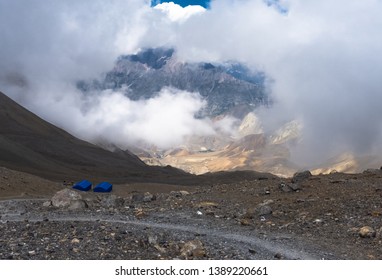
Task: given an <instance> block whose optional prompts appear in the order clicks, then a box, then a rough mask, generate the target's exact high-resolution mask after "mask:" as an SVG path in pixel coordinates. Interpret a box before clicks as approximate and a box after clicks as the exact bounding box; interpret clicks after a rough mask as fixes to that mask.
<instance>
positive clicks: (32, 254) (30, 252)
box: [28, 250, 36, 256]
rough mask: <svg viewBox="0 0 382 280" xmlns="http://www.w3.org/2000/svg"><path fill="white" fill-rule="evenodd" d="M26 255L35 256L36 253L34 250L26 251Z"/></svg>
mask: <svg viewBox="0 0 382 280" xmlns="http://www.w3.org/2000/svg"><path fill="white" fill-rule="evenodd" d="M28 255H29V256H34V255H36V251H35V250H32V251H28Z"/></svg>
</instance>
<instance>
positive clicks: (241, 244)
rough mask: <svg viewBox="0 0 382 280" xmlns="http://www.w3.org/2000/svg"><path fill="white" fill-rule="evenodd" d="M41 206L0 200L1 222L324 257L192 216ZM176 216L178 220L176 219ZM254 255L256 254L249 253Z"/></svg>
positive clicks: (268, 254) (264, 254) (265, 255)
mask: <svg viewBox="0 0 382 280" xmlns="http://www.w3.org/2000/svg"><path fill="white" fill-rule="evenodd" d="M36 203H37V204H42V200H41V199H39V200H33V199H30V200H28V199H22V200H21V199H18V200H3V201H0V210H1V213H2V214H1V218H0V222H2V223H7V222H8V223H10V222H11V223H20V224H21V223H29V224H31V223H36V222H40V223H41V222H43V221H49V223H53V222H55V223H72V222H76V223H77V224H78V225H79V224H81V223H88V222H90V223H95V224H108V225H118V226H119V227H121V226H123V227H126V228H128V230H129V231H132V230H133V231H137V232H140V231H142V229H144V228H149V229H150V231H152V232H156V231H161V232H168V233H171V235H172V236H173V238H175V239H177V238H178V239H179V238H180V239H181V238H183V236H184V234H186V235H193V236H198V239H200V240H201V241H202V242H203V243H204V244H205V246H207V247H208V246H211V247H214V248H215V247H221V246H222V245H223V246H225V244H229V245H230V246H231V247H234V248H235V249H236V250H237V251H239V252H240V255H242V256H244V257H245V258H248V257H250V258H256V259H259V258H260V259H273V258H274V257H275V256H276V255H277V256H282V257H283V258H285V259H320V258H323V257H324V256H322V255H318V254H317V252H313V250H312V249H311V250H309V249H307V248H306V247H305V248H304V246H303V245H302V244H298V242H296V241H294V240H293V238H291V237H285V236H284V237H273V238H269V237H268V238H260V237H257V236H256V235H255V234H254V232H248V231H247V232H245V231H243V232H237V229H232V230H227V229H226V228H225V229H221V228H219V227H217V226H216V225H213V224H211V223H203V224H199V225H198V226H193V225H192V224H197V223H198V222H199V223H200V220H199V221H195V223H193V222H192V221H191V220H192V217H185V216H186V214H184V215H179V213H178V215H177V216H173V217H172V222H171V223H168V222H163V221H161V218H160V217H159V216H152V217H150V219H145V220H137V219H135V217H133V216H132V217H131V216H124V215H118V214H113V215H110V214H107V215H105V214H103V213H99V212H97V211H92V212H89V213H86V214H81V213H69V212H67V213H66V212H51V213H50V212H44V213H41V212H38V211H33V209H32V208H31V207H30V205H31V204H36ZM176 217H178V218H176ZM249 248H251V249H250V251H251V252H256V255H251V254H249V253H248V250H249Z"/></svg>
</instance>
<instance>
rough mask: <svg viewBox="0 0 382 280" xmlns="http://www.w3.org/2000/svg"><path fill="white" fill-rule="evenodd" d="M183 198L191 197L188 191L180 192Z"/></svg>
mask: <svg viewBox="0 0 382 280" xmlns="http://www.w3.org/2000/svg"><path fill="white" fill-rule="evenodd" d="M179 193H180V194H181V195H182V196H186V195H190V193H189V192H188V191H179Z"/></svg>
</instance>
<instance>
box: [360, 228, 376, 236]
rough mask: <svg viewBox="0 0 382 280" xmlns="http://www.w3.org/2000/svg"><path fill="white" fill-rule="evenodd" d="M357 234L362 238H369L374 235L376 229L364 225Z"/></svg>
mask: <svg viewBox="0 0 382 280" xmlns="http://www.w3.org/2000/svg"><path fill="white" fill-rule="evenodd" d="M358 233H359V236H360V237H362V238H371V237H375V236H376V231H375V229H373V228H372V227H369V226H364V227H362V228H360V230H359V232H358Z"/></svg>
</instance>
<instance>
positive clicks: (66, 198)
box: [52, 189, 82, 208]
mask: <svg viewBox="0 0 382 280" xmlns="http://www.w3.org/2000/svg"><path fill="white" fill-rule="evenodd" d="M79 200H82V196H81V195H80V194H79V193H78V192H76V191H74V190H71V189H63V190H61V191H58V192H57V193H56V194H55V195H54V196H53V197H52V205H53V206H54V207H64V208H65V207H69V206H71V205H74V204H78V203H77V202H76V203H75V201H79Z"/></svg>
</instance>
